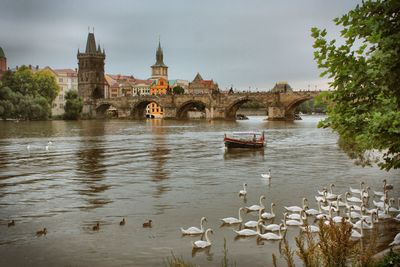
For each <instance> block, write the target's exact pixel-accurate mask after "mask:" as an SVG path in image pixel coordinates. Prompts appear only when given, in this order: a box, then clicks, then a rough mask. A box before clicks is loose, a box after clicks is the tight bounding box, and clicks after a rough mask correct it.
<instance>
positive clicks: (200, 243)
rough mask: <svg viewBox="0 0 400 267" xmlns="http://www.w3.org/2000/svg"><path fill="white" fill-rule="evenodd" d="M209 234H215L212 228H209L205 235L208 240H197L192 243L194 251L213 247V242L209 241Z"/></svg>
mask: <svg viewBox="0 0 400 267" xmlns="http://www.w3.org/2000/svg"><path fill="white" fill-rule="evenodd" d="M208 233H213V230H212V229H211V228H208V229H207V230H206V232H205V234H204V236H205V238H206V240H205V241H204V240H197V241H195V242H192V246H193V248H194V249H196V248H206V247H209V246H211V241H210V239H208Z"/></svg>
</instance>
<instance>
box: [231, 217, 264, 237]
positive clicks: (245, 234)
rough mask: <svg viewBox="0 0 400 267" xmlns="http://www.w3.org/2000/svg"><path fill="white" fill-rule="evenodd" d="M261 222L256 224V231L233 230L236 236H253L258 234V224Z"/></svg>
mask: <svg viewBox="0 0 400 267" xmlns="http://www.w3.org/2000/svg"><path fill="white" fill-rule="evenodd" d="M261 222H262V220H259V221H258V223H257V226H256V227H257V231H254V230H251V229H243V230H240V231H236V230H233V231H234V232H235V233H236V234H237V235H238V236H255V235H258V234H259V233H260V226H259V224H260V223H261Z"/></svg>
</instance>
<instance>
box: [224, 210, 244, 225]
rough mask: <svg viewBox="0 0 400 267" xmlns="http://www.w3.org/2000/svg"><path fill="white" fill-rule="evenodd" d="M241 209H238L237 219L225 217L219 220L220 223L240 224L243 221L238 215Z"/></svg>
mask: <svg viewBox="0 0 400 267" xmlns="http://www.w3.org/2000/svg"><path fill="white" fill-rule="evenodd" d="M243 209H244V208H243V207H241V208H239V218H234V217H227V218H223V219H221V221H222V222H223V223H224V224H238V223H242V221H243V219H242V216H241V215H240V212H241V211H242V210H243Z"/></svg>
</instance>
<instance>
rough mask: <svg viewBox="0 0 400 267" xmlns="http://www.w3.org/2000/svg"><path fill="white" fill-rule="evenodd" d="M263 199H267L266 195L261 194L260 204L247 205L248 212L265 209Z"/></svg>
mask: <svg viewBox="0 0 400 267" xmlns="http://www.w3.org/2000/svg"><path fill="white" fill-rule="evenodd" d="M263 199H265V196H260V205H251V206H250V207H246V210H247V212H252V211H259V210H260V209H264V208H265V206H264V204H263V203H262V201H263Z"/></svg>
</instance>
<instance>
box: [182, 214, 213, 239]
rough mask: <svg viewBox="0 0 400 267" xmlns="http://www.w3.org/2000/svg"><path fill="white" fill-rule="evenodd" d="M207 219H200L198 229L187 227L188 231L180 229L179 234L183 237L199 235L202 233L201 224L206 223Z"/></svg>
mask: <svg viewBox="0 0 400 267" xmlns="http://www.w3.org/2000/svg"><path fill="white" fill-rule="evenodd" d="M206 221H207V219H206V217H201V219H200V229H199V228H197V227H194V226H192V227H189V228H188V229H183V228H181V232H182V234H183V235H200V234H203V233H204V228H203V224H204V222H206Z"/></svg>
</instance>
